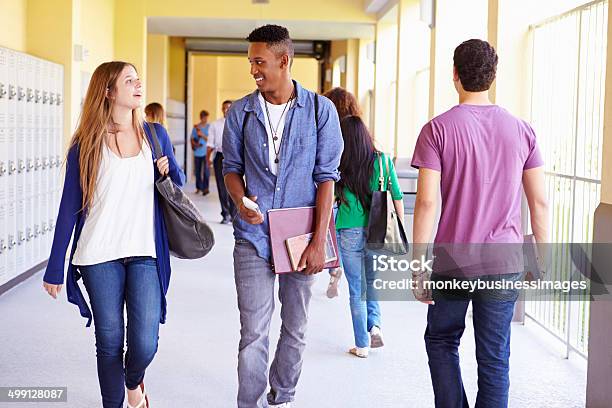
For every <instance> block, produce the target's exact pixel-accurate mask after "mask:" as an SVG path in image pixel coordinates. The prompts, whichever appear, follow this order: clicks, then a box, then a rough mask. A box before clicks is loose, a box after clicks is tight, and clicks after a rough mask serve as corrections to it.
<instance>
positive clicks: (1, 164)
mask: <svg viewBox="0 0 612 408" xmlns="http://www.w3.org/2000/svg"><path fill="white" fill-rule="evenodd" d="M6 171H7V169H6V166H5V165H4V162H0V176H4V174H6Z"/></svg>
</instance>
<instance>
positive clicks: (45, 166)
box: [42, 157, 51, 169]
mask: <svg viewBox="0 0 612 408" xmlns="http://www.w3.org/2000/svg"><path fill="white" fill-rule="evenodd" d="M47 167H51V166H50V165H49V159H47V158H46V157H45V159H44V160H43V162H42V168H43V169H46V168H47Z"/></svg>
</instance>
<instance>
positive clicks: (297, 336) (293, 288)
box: [234, 239, 315, 408]
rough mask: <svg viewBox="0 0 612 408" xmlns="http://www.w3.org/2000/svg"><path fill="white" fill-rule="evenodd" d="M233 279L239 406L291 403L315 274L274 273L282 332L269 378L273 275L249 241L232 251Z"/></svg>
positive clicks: (252, 407) (260, 407) (262, 407)
mask: <svg viewBox="0 0 612 408" xmlns="http://www.w3.org/2000/svg"><path fill="white" fill-rule="evenodd" d="M234 278H235V281H236V292H237V295H238V309H239V311H240V344H239V346H238V404H237V405H238V408H267V407H268V406H269V405H278V404H282V403H285V402H290V401H293V399H294V396H295V388H296V386H297V383H298V380H299V378H300V374H301V372H302V356H303V354H304V350H305V348H306V327H307V324H308V305H309V304H310V298H311V297H312V292H311V289H312V285H313V283H314V279H315V278H314V275H305V274H303V273H300V272H293V273H284V274H281V275H278V299H279V300H280V303H281V311H280V316H281V321H282V324H281V330H280V338H279V339H278V344H277V346H276V353H275V355H274V360H273V361H272V365H271V366H270V375H269V381H270V392H269V393H268V395H267V396H266V388H267V385H268V379H267V378H266V372H267V370H268V353H269V346H270V344H269V332H270V320H271V319H272V312H274V282H275V281H276V274H275V273H274V272H273V271H272V267H271V265H270V263H269V262H268V261H267V260H265V259H263V258H260V257H259V256H258V255H257V250H256V249H255V247H254V246H253V245H252V244H251V243H249V242H248V241H245V240H242V239H238V240H236V246H235V247H234Z"/></svg>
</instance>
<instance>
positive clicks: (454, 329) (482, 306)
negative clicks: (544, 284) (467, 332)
mask: <svg viewBox="0 0 612 408" xmlns="http://www.w3.org/2000/svg"><path fill="white" fill-rule="evenodd" d="M506 292H507V291H506ZM503 295H504V294H502V297H503ZM506 295H507V293H506ZM510 295H512V294H510ZM506 297H508V296H506ZM510 297H511V298H512V299H511V300H508V299H505V300H496V299H494V298H491V296H490V294H479V293H476V294H475V295H474V296H473V297H471V299H470V298H469V297H454V298H453V297H452V296H451V297H449V296H442V295H441V294H440V293H439V292H437V291H435V290H434V291H433V299H434V301H435V304H434V305H430V306H429V309H428V311H427V329H426V330H425V347H426V349H427V356H428V357H429V370H430V372H431V381H432V384H433V389H434V395H435V406H436V408H467V407H468V406H469V405H468V401H467V397H466V394H465V390H464V388H463V382H462V380H461V368H460V367H459V352H458V348H459V342H460V340H461V336H462V334H463V330H464V329H465V314H466V312H467V308H468V305H469V303H470V300H471V301H472V310H473V321H474V337H475V339H476V361H477V363H478V395H477V397H476V405H475V407H476V408H505V407H507V406H508V389H509V387H510V379H509V375H508V372H509V358H510V323H511V321H512V315H513V312H514V303H515V301H516V296H510Z"/></svg>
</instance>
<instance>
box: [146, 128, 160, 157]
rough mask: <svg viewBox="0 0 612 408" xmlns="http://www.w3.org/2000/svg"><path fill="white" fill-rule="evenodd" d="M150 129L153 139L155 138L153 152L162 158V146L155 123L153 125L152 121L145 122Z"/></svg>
mask: <svg viewBox="0 0 612 408" xmlns="http://www.w3.org/2000/svg"><path fill="white" fill-rule="evenodd" d="M145 123H146V124H147V127H148V128H149V131H150V132H151V139H153V153H155V158H156V159H160V158H161V157H162V148H161V146H160V144H159V139H158V138H157V131H156V130H155V125H152V124H151V123H150V122H145Z"/></svg>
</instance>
